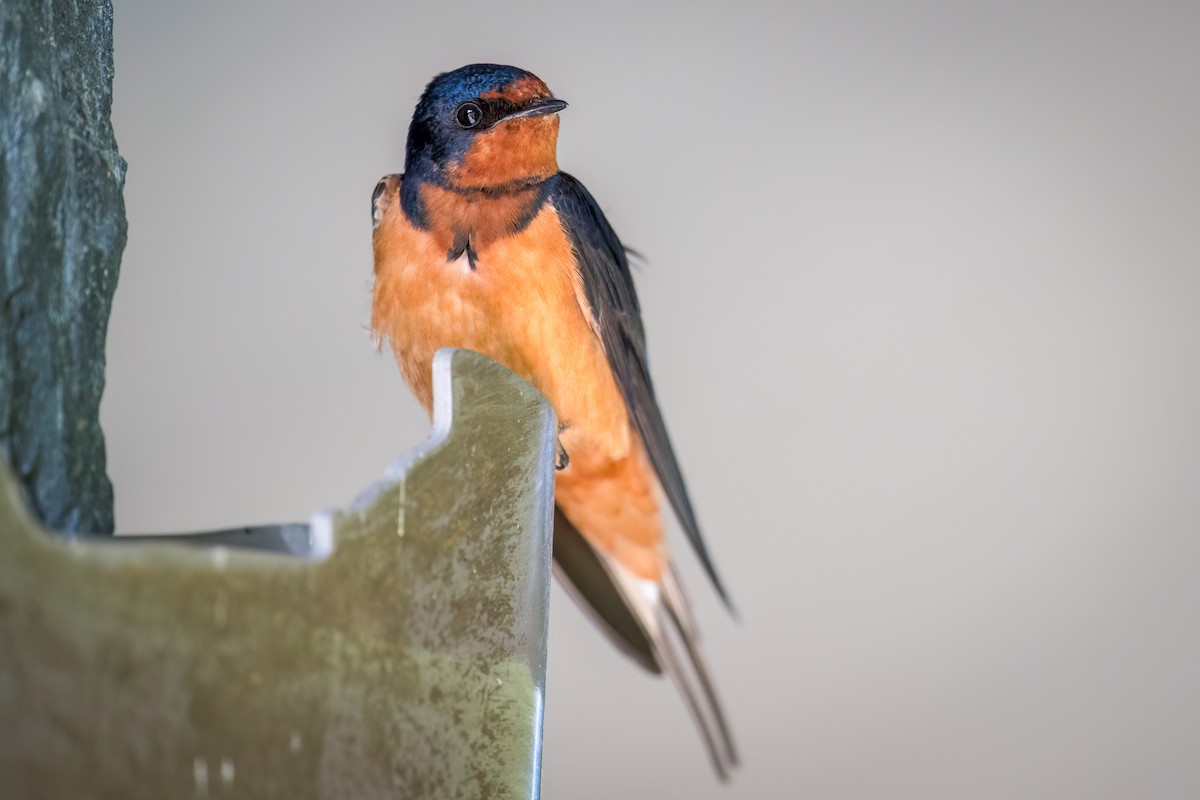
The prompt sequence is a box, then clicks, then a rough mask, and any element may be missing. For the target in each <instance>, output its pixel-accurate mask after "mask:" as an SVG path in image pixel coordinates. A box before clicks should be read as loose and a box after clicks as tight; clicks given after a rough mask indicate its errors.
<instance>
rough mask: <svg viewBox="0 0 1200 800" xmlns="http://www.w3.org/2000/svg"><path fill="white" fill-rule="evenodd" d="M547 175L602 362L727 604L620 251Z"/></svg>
mask: <svg viewBox="0 0 1200 800" xmlns="http://www.w3.org/2000/svg"><path fill="white" fill-rule="evenodd" d="M551 180H552V181H553V186H552V187H551V189H550V198H549V199H550V202H551V203H552V204H553V206H554V208H555V210H556V211H558V216H559V219H560V220H561V221H562V225H563V229H564V230H565V231H566V232H567V235H568V236H569V237H570V240H571V245H572V246H573V247H574V249H575V261H576V263H577V264H578V266H579V272H580V275H581V276H582V278H583V288H584V292H585V294H586V295H587V299H588V302H589V303H590V304H591V307H592V314H593V315H594V316H595V318H596V326H597V328H598V329H599V331H600V338H601V340H602V342H603V343H604V350H605V353H607V355H608V363H609V366H610V367H612V371H613V375H614V376H615V377H616V380H617V385H618V386H619V387H620V388H621V394H622V395H623V396H624V398H625V406H626V408H627V409H628V411H629V416H630V418H631V419H632V420H633V425H634V428H635V429H636V430H637V432H638V434H639V435H640V436H641V438H642V443H643V444H644V445H645V448H646V454H647V455H648V456H649V457H650V463H651V464H652V465H653V466H654V471H655V472H656V473H657V474H658V480H659V483H661V484H662V488H663V492H665V493H666V495H667V500H668V501H669V502H670V503H671V507H672V508H673V509H675V515H676V516H677V517H678V518H679V522H680V524H681V525H682V526H683V530H684V533H685V534H687V537H688V540H689V541H690V542H691V543H692V547H694V548H695V550H696V555H697V556H698V557H699V559H700V563H701V564H703V565H704V569H705V571H706V572H707V573H708V577H709V578H710V579H711V580H712V582H713V586H714V587H715V588H716V590H717V593H718V594H720V595H721V599H722V600H724V601H725V603H726V605H729V597H728V595H727V594H726V592H725V587H724V585H722V583H721V579H720V578H718V577H717V572H716V570H715V568H714V567H713V564H712V560H711V558H710V557H709V554H708V548H706V547H705V546H704V540H703V538H702V537H701V536H700V526H699V524H697V522H696V515H695V513H694V512H693V511H692V501H691V499H690V498H689V497H688V492H687V487H686V486H685V485H684V483H683V475H682V474H681V473H680V471H679V463H678V461H676V459H675V452H674V450H672V449H671V440H670V439H669V438H668V436H667V427H666V424H665V423H664V422H663V418H662V412H661V411H659V408H658V401H657V400H656V399H655V397H654V384H653V383H651V381H650V372H649V369H648V368H647V365H646V336H645V332H644V330H643V328H642V312H641V307H640V306H639V305H638V299H637V292H636V291H634V288H633V277H632V275H631V274H630V272H629V261H628V259H626V257H625V249H624V248H623V247H622V246H621V241H620V240H619V239H618V238H617V234H616V233H615V232H614V231H613V229H612V226H611V225H609V224H608V220H607V219H605V218H604V213H603V212H602V211H601V210H600V207H599V206H597V205H596V201H595V200H594V199H593V198H592V195H591V194H590V193H589V192H588V190H587V189H585V188H584V186H583V184H582V183H580V182H579V181H577V180H576V179H575V178H573V177H571V176H570V175H568V174H566V173H565V172H560V173H559V174H558V175H556V176H555V177H554V178H552V179H551Z"/></svg>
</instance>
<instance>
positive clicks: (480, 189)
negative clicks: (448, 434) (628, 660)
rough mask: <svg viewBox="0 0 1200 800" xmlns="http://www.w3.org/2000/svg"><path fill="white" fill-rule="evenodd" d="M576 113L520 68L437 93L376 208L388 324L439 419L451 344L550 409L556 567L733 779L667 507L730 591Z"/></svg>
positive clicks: (443, 79) (377, 325)
mask: <svg viewBox="0 0 1200 800" xmlns="http://www.w3.org/2000/svg"><path fill="white" fill-rule="evenodd" d="M566 107H567V104H566V103H565V102H563V101H562V100H559V99H558V98H556V97H554V95H553V94H551V92H550V89H549V88H548V87H547V86H546V84H545V83H543V82H542V81H541V80H540V79H539V78H538V77H537V76H535V75H533V74H531V73H529V72H526V71H524V70H521V69H517V68H515V67H509V66H500V65H496V64H473V65H470V66H466V67H463V68H461V69H458V70H455V71H453V72H448V73H445V74H443V75H439V76H437V77H436V78H434V79H433V81H432V82H430V84H429V85H428V86H427V87H426V89H425V91H424V93H423V94H422V95H421V98H420V100H419V101H418V103H417V106H416V110H415V111H414V113H413V119H412V124H411V125H410V127H409V130H408V141H407V146H406V149H405V160H404V172H403V174H400V175H389V176H387V177H385V178H384V179H383V180H381V181H380V182H379V184H378V186H376V188H375V193H374V196H373V197H372V219H373V225H374V234H373V240H374V253H375V282H374V287H373V290H372V314H371V327H372V330H373V332H374V334H375V336H376V337H377V338H378V340H379V341H380V342H381V343H382V342H384V341H387V342H388V343H390V345H391V349H392V352H393V353H394V355H395V358H396V361H397V363H398V364H399V366H400V371H401V372H402V373H403V375H404V379H405V381H406V382H407V383H408V385H409V387H410V388H411V389H412V391H413V392H414V393H415V394H416V396H417V399H418V400H419V401H420V402H421V403H422V405H424V406H425V409H426V410H427V411H429V410H430V409H431V408H432V401H433V389H432V372H431V363H432V361H433V356H434V353H435V352H436V351H437V350H438V349H439V348H442V347H462V348H467V349H470V350H474V351H476V352H479V353H482V354H484V355H486V356H488V357H490V358H491V359H493V360H495V361H498V362H500V363H501V364H504V365H505V366H507V367H508V368H509V369H511V370H512V371H513V372H515V373H517V374H518V375H520V376H521V377H523V378H524V379H525V380H527V381H529V382H530V383H531V384H532V385H533V386H535V387H537V388H538V389H539V390H540V391H541V392H542V394H544V395H545V396H546V398H547V399H548V400H549V401H550V404H551V405H552V406H553V407H554V409H555V412H556V413H557V415H558V419H559V425H560V431H559V437H558V451H559V452H558V457H557V459H556V461H557V463H556V466H558V467H559V468H560V469H559V471H558V472H557V476H556V482H555V491H554V499H555V505H556V512H555V530H554V560H555V566H556V570H555V572H556V574H557V575H558V576H559V578H560V579H562V581H563V582H564V584H565V585H566V586H567V588H568V590H569V591H570V592H571V593H572V594H573V595H574V596H575V598H576V599H577V600H578V601H579V602H580V604H581V605H582V606H583V607H584V608H585V609H586V610H587V611H589V612H590V613H591V615H592V616H593V618H594V619H595V620H596V622H597V623H598V624H599V625H600V627H601V628H602V629H603V630H604V631H605V632H606V633H607V634H608V635H609V636H610V637H611V638H612V640H613V641H614V642H615V643H616V644H617V645H618V646H619V648H620V649H621V650H622V651H624V652H625V653H626V654H628V655H630V656H631V657H632V658H633V659H634V660H635V661H637V662H638V663H640V664H641V665H642V666H644V667H645V668H646V669H648V670H650V671H652V672H654V673H663V672H665V673H666V674H668V675H669V676H670V677H671V679H672V680H673V681H674V683H675V684H676V685H677V686H678V688H679V690H680V692H681V694H682V696H683V698H684V701H685V703H686V704H687V706H688V709H689V711H690V712H691V714H692V716H693V718H694V720H695V722H696V724H697V727H698V729H699V731H700V734H701V736H702V738H703V740H704V744H705V747H706V749H707V751H708V754H709V757H710V759H711V761H712V764H713V767H714V769H715V770H716V772H717V774H718V775H719V776H720V777H721V778H722V779H726V778H727V777H728V775H729V771H730V769H731V768H732V767H733V766H735V765H736V764H737V760H738V757H737V753H736V750H735V747H734V743H733V738H732V736H731V734H730V730H729V725H728V723H727V722H726V718H725V713H724V711H723V710H722V707H721V704H720V702H719V700H718V699H717V695H716V692H715V691H714V689H713V685H712V682H711V680H710V679H709V676H708V671H707V669H706V668H705V666H704V662H703V660H702V659H701V656H700V651H699V642H698V635H697V630H696V624H695V622H694V620H693V617H692V613H691V610H690V609H689V606H688V602H687V599H686V598H685V596H684V594H683V591H682V588H681V586H680V583H679V578H678V576H677V574H676V570H675V568H674V566H673V565H672V562H671V557H670V554H669V553H668V551H667V546H666V543H665V542H664V539H663V522H662V515H661V513H660V509H659V501H660V496H665V498H666V500H667V502H668V503H669V504H670V506H671V508H672V509H673V510H674V512H675V516H676V517H677V518H678V520H679V522H680V524H681V527H682V528H683V530H684V532H685V534H686V535H687V538H688V540H689V541H690V542H691V545H692V547H693V548H694V549H695V552H696V554H697V556H698V557H699V559H700V562H701V563H702V564H703V566H704V568H705V570H706V572H707V574H708V577H709V578H710V579H711V581H712V583H713V586H714V588H715V589H716V590H717V592H718V593H719V594H720V596H721V597H722V598H723V599H725V601H726V603H727V604H728V596H727V594H726V592H725V589H724V587H723V586H722V584H721V581H720V579H719V578H718V577H717V573H716V571H715V569H714V568H713V564H712V560H711V559H710V557H709V554H708V550H707V548H706V547H705V545H704V542H703V540H702V538H701V536H700V528H699V525H698V524H697V522H696V515H695V513H694V512H693V510H692V503H691V500H690V499H689V497H688V492H687V489H686V488H685V486H684V482H683V476H682V475H681V473H680V469H679V465H678V463H677V461H676V458H675V454H674V452H673V451H672V448H671V443H670V440H669V439H668V438H667V429H666V426H665V424H664V422H663V417H662V413H661V411H660V410H659V406H658V402H657V400H656V399H655V395H654V386H653V384H652V383H651V380H650V373H649V371H648V369H647V363H646V340H645V334H644V331H643V327H642V318H641V309H640V307H639V305H638V298H637V293H636V292H635V291H634V285H633V279H632V277H631V275H630V271H629V262H628V260H627V257H626V250H625V248H624V247H623V246H622V244H621V241H620V240H619V239H618V238H617V235H616V233H614V232H613V229H612V227H611V226H610V225H609V223H608V220H607V219H605V217H604V214H603V213H602V212H601V211H600V207H599V206H598V205H597V204H596V201H595V200H594V199H592V195H591V194H590V193H589V192H588V190H587V189H585V188H584V186H583V184H582V183H580V182H579V181H578V180H576V179H575V178H573V177H571V176H570V175H568V174H567V173H565V172H561V171H560V170H559V168H558V161H557V154H556V148H557V143H558V127H559V118H558V112H560V111H562V110H563V109H564V108H566Z"/></svg>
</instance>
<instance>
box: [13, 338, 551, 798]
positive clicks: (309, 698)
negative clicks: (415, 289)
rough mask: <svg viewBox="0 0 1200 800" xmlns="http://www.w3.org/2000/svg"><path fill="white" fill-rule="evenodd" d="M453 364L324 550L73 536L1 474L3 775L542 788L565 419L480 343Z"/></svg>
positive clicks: (184, 790)
mask: <svg viewBox="0 0 1200 800" xmlns="http://www.w3.org/2000/svg"><path fill="white" fill-rule="evenodd" d="M435 384H436V391H437V397H436V401H435V402H436V409H435V420H434V433H433V435H432V436H431V437H430V439H429V440H428V441H427V442H426V443H425V444H424V445H422V446H421V447H419V448H417V450H415V451H414V452H413V453H411V454H409V456H407V457H406V458H404V459H402V460H401V461H400V462H397V464H395V465H393V467H392V468H390V469H389V470H388V476H387V477H386V478H385V479H384V480H383V481H381V482H380V483H379V484H377V485H376V486H374V487H372V488H371V489H370V490H368V491H367V492H366V493H365V494H364V495H363V496H362V497H361V498H360V499H359V500H358V501H356V502H355V503H354V504H353V505H352V506H351V507H350V508H348V509H345V510H339V511H334V512H331V513H327V514H318V515H317V516H316V517H314V519H313V523H312V526H311V529H310V530H309V538H310V544H311V547H309V548H308V551H307V552H306V553H305V555H307V556H308V557H307V558H297V557H295V556H293V555H285V554H278V553H270V552H263V551H261V550H258V551H256V550H252V549H244V548H240V547H233V546H229V545H213V544H211V543H209V544H207V545H195V544H192V545H188V544H182V543H172V542H162V541H151V542H123V541H120V540H117V541H113V540H110V539H106V540H90V541H85V540H78V539H77V540H68V539H66V538H63V537H59V536H56V535H53V534H49V533H47V532H45V531H43V530H41V529H40V528H39V527H38V526H37V525H36V523H34V522H33V521H32V520H31V518H30V516H29V515H28V513H27V511H26V509H25V508H24V506H23V503H22V502H21V498H20V495H19V491H18V489H17V488H16V485H15V484H14V483H13V481H12V479H11V476H10V475H9V474H8V472H7V471H3V473H2V474H0V484H2V485H0V781H2V783H3V791H2V792H0V794H3V796H4V797H11V798H26V797H30V798H36V797H114V798H115V797H119V798H164V797H214V798H215V797H253V798H266V797H289V798H384V797H446V798H456V797H463V798H465V797H524V798H528V797H531V796H536V794H537V787H538V773H539V768H540V765H539V755H540V745H541V742H540V738H541V737H540V732H541V719H542V691H543V682H544V677H545V653H546V650H545V641H546V638H545V637H546V624H547V601H548V591H549V576H550V529H551V513H552V508H553V447H554V430H555V421H554V416H553V412H552V411H551V410H550V408H549V406H548V405H547V404H546V403H545V401H544V399H543V398H542V397H541V395H540V394H538V393H537V392H536V391H535V390H533V389H532V388H531V387H529V386H528V385H527V384H526V383H524V382H523V381H521V380H520V379H518V378H516V377H515V376H513V375H512V374H511V373H510V372H508V371H507V370H505V369H504V368H502V367H500V366H498V365H496V364H494V363H493V362H491V361H488V360H487V359H485V358H483V357H482V356H479V355H476V354H474V353H470V352H467V351H461V350H460V351H442V352H441V353H439V355H438V360H437V362H436V364H435ZM299 528H302V526H299ZM299 528H298V527H297V526H288V527H287V531H286V532H287V533H289V534H290V535H291V537H292V538H293V539H295V537H296V536H297V535H299V534H300V533H302V531H301V530H299Z"/></svg>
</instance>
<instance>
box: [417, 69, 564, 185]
mask: <svg viewBox="0 0 1200 800" xmlns="http://www.w3.org/2000/svg"><path fill="white" fill-rule="evenodd" d="M566 107H567V104H566V103H564V102H563V101H562V100H558V99H556V98H555V97H554V95H553V94H551V92H550V89H549V87H547V86H546V84H545V83H543V82H542V81H541V79H539V78H538V77H537V76H536V75H533V74H532V73H529V72H526V71H525V70H523V69H517V68H516V67H506V66H501V65H498V64H471V65H469V66H466V67H462V68H460V69H456V70H454V71H453V72H447V73H445V74H442V75H438V76H437V77H436V78H434V79H433V80H432V81H430V83H429V85H428V86H427V87H425V92H424V93H423V94H422V95H421V99H420V101H419V102H418V103H417V108H416V111H414V112H413V120H412V125H410V126H409V129H408V147H407V152H406V153H405V162H404V171H405V174H411V175H413V176H414V177H420V178H421V179H423V180H433V181H436V182H438V183H441V184H444V185H447V186H450V187H453V188H457V189H464V190H471V189H480V190H489V189H492V190H495V189H502V188H504V187H507V186H520V185H528V184H530V183H533V182H536V181H541V180H545V179H546V178H549V177H551V176H552V175H554V174H555V173H556V172H558V161H557V158H556V157H555V148H556V145H557V143H558V114H557V112H559V111H561V110H562V109H564V108H566Z"/></svg>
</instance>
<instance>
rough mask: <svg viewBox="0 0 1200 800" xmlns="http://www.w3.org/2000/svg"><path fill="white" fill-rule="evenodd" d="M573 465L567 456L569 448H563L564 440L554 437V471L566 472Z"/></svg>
mask: <svg viewBox="0 0 1200 800" xmlns="http://www.w3.org/2000/svg"><path fill="white" fill-rule="evenodd" d="M570 464H571V457H570V456H569V455H567V448H565V447H563V443H562V439H560V438H558V437H557V436H555V437H554V469H555V470H564V469H566V468H567V467H568V466H570Z"/></svg>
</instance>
